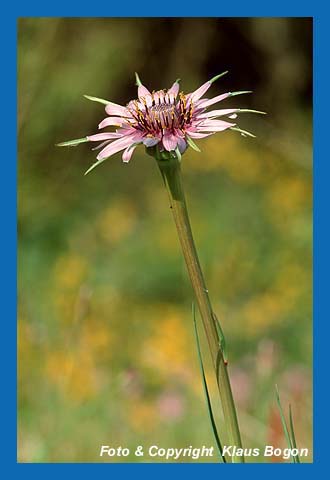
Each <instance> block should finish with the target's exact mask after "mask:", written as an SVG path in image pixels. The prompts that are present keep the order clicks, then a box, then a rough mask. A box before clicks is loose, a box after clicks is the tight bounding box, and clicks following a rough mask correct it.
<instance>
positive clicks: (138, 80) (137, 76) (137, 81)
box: [135, 72, 142, 87]
mask: <svg viewBox="0 0 330 480" xmlns="http://www.w3.org/2000/svg"><path fill="white" fill-rule="evenodd" d="M135 80H136V85H137V86H138V87H141V85H142V82H141V80H140V77H139V75H138V74H137V73H136V72H135Z"/></svg>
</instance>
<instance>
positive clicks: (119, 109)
mask: <svg viewBox="0 0 330 480" xmlns="http://www.w3.org/2000/svg"><path fill="white" fill-rule="evenodd" d="M105 111H106V112H107V114H108V115H119V116H120V117H127V118H132V115H131V114H130V112H129V111H128V110H127V108H126V107H123V106H122V105H117V104H116V103H108V105H107V106H106V107H105Z"/></svg>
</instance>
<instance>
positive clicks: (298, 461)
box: [289, 405, 300, 463]
mask: <svg viewBox="0 0 330 480" xmlns="http://www.w3.org/2000/svg"><path fill="white" fill-rule="evenodd" d="M289 422H290V433H291V441H292V445H293V448H297V442H296V436H295V433H294V426H293V418H292V409H291V405H289ZM295 458H296V463H300V459H299V455H295Z"/></svg>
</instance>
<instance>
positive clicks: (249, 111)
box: [237, 108, 267, 115]
mask: <svg viewBox="0 0 330 480" xmlns="http://www.w3.org/2000/svg"><path fill="white" fill-rule="evenodd" d="M237 113H259V114H260V115H267V112H261V111H260V110H250V109H249V108H239V109H238V110H237Z"/></svg>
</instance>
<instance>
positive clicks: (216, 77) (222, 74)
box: [210, 70, 228, 83]
mask: <svg viewBox="0 0 330 480" xmlns="http://www.w3.org/2000/svg"><path fill="white" fill-rule="evenodd" d="M227 73H228V70H226V71H225V72H222V73H220V74H219V75H216V76H215V77H213V78H211V80H210V83H213V82H215V81H216V80H219V78H221V77H223V76H224V75H226V74H227Z"/></svg>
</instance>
